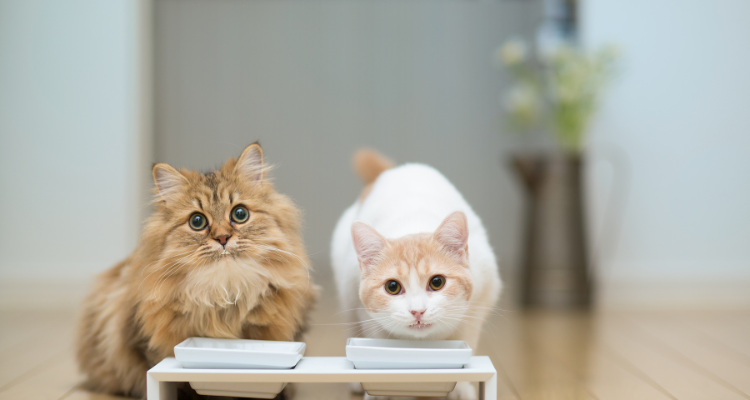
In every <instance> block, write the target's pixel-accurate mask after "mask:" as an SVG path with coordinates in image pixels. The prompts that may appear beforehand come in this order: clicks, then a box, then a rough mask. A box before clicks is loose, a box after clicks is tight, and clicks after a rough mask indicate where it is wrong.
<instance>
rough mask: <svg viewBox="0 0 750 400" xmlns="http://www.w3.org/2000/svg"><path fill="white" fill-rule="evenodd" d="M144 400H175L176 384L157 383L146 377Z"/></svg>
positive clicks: (149, 375)
mask: <svg viewBox="0 0 750 400" xmlns="http://www.w3.org/2000/svg"><path fill="white" fill-rule="evenodd" d="M146 399H147V400H177V383H176V382H159V381H157V380H156V379H154V378H152V377H151V374H148V375H146Z"/></svg>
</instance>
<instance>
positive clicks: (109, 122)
mask: <svg viewBox="0 0 750 400" xmlns="http://www.w3.org/2000/svg"><path fill="white" fill-rule="evenodd" d="M142 11H143V8H142V6H141V3H139V2H137V1H128V0H116V1H113V0H110V1H65V2H56V1H37V0H33V1H32V0H5V1H2V2H0V188H1V189H0V190H1V191H2V192H1V195H0V292H2V298H3V299H5V300H7V299H8V298H11V299H12V298H15V299H17V301H32V299H29V297H32V296H31V295H28V296H21V297H20V298H19V297H17V296H16V293H15V292H14V290H16V291H22V292H24V291H26V290H27V289H28V290H32V292H33V290H35V289H29V287H30V286H32V287H55V288H56V289H63V288H65V287H66V285H74V284H76V283H78V284H80V283H81V282H85V281H86V280H87V279H89V278H90V277H91V276H92V275H93V274H94V273H96V272H98V271H101V270H103V269H105V268H107V267H109V266H111V265H112V264H113V263H115V262H116V261H118V260H120V259H122V258H123V257H125V256H126V255H127V254H128V253H129V252H130V251H131V250H132V248H133V247H134V245H135V242H136V240H137V236H138V229H139V225H140V219H141V212H140V210H141V205H142V202H143V201H142V193H141V192H142V191H141V190H140V188H141V187H142V186H143V183H142V180H143V176H142V175H143V169H142V168H141V169H139V165H140V164H141V163H143V158H144V152H143V151H142V149H144V148H147V146H146V145H145V142H143V140H142V137H143V136H142V135H141V134H142V128H143V125H142V124H141V120H140V119H139V116H140V115H141V112H142V111H141V109H140V108H139V102H138V100H139V96H141V95H142V93H141V86H140V82H139V79H138V78H139V74H140V72H141V67H142V65H141V64H140V61H141V59H140V54H141V53H140V51H141V50H140V47H139V43H138V40H139V38H140V36H139V35H140V28H139V23H140V15H139V13H140V12H142ZM25 293H26V294H29V293H30V292H27V291H26V292H25ZM24 297H26V298H24ZM3 299H0V300H2V301H4V300H3ZM2 301H0V302H2Z"/></svg>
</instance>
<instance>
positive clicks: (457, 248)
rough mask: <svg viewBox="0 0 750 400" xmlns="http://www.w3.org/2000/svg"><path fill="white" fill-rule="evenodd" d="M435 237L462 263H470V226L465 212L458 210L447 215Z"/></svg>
mask: <svg viewBox="0 0 750 400" xmlns="http://www.w3.org/2000/svg"><path fill="white" fill-rule="evenodd" d="M433 237H434V238H435V240H436V241H437V242H438V243H440V244H441V245H442V246H443V248H444V249H445V250H447V251H448V252H449V253H451V254H453V255H455V256H456V257H458V259H459V260H460V261H461V263H462V264H464V265H467V266H468V265H469V227H468V225H467V222H466V215H465V214H464V213H462V212H461V211H456V212H454V213H452V214H451V215H449V216H447V217H446V218H445V219H444V220H443V222H442V223H441V224H440V226H439V227H438V228H437V230H436V231H435V234H434V235H433Z"/></svg>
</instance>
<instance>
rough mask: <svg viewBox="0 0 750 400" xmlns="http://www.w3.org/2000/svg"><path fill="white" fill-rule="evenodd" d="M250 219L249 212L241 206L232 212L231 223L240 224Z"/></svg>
mask: <svg viewBox="0 0 750 400" xmlns="http://www.w3.org/2000/svg"><path fill="white" fill-rule="evenodd" d="M249 217H250V211H247V208H245V207H243V206H237V207H235V208H234V210H232V221H234V222H236V223H238V224H241V223H243V222H245V221H247V219H248V218H249Z"/></svg>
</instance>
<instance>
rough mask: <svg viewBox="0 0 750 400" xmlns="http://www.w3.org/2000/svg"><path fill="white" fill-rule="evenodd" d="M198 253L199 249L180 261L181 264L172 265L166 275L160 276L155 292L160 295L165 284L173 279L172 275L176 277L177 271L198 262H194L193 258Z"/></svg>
mask: <svg viewBox="0 0 750 400" xmlns="http://www.w3.org/2000/svg"><path fill="white" fill-rule="evenodd" d="M196 252H197V249H196V251H193V252H192V253H190V254H189V255H187V256H185V257H183V258H182V259H181V261H179V262H175V263H174V264H172V266H171V267H169V269H168V270H167V271H165V272H164V273H163V274H162V275H161V276H160V278H159V280H157V284H155V285H154V286H157V287H156V290H155V292H156V293H159V292H160V291H161V288H162V286H163V285H164V283H165V282H166V281H167V280H168V279H169V278H171V277H172V275H174V274H175V273H176V272H177V271H178V270H179V269H180V268H181V267H182V266H184V265H186V264H187V263H192V262H194V261H196V260H193V258H194V257H195V253H196Z"/></svg>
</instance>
